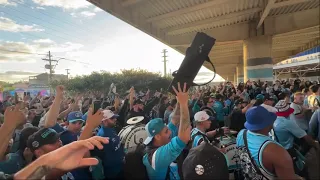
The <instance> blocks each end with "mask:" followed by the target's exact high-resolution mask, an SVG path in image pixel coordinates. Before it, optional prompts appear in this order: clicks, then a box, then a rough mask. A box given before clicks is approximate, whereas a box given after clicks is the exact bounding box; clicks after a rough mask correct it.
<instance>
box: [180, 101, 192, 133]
mask: <svg viewBox="0 0 320 180" xmlns="http://www.w3.org/2000/svg"><path fill="white" fill-rule="evenodd" d="M180 113H181V115H180V116H181V117H180V128H181V130H182V131H186V130H188V128H189V127H190V114H189V108H188V105H182V106H180Z"/></svg>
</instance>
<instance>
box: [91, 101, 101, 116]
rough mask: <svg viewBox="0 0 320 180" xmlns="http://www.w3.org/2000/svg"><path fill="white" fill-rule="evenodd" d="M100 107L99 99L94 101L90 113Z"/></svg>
mask: <svg viewBox="0 0 320 180" xmlns="http://www.w3.org/2000/svg"><path fill="white" fill-rule="evenodd" d="M100 108H101V101H100V100H96V101H94V102H93V112H92V114H95V113H96V112H97V111H98V110H99V109H100Z"/></svg>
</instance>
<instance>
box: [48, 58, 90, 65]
mask: <svg viewBox="0 0 320 180" xmlns="http://www.w3.org/2000/svg"><path fill="white" fill-rule="evenodd" d="M52 57H55V58H59V60H66V61H72V62H77V63H81V64H86V65H92V64H90V63H86V62H82V61H77V60H74V59H68V58H64V57H57V56H52Z"/></svg>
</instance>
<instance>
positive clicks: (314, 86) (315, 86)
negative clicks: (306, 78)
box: [310, 84, 320, 93]
mask: <svg viewBox="0 0 320 180" xmlns="http://www.w3.org/2000/svg"><path fill="white" fill-rule="evenodd" d="M319 88H320V85H319V84H317V85H312V86H310V90H311V92H313V93H316V92H317V91H318V89H319Z"/></svg>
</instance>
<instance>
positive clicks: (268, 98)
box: [264, 94, 275, 101]
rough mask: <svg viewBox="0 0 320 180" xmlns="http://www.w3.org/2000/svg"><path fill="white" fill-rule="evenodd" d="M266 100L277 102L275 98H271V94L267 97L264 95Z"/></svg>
mask: <svg viewBox="0 0 320 180" xmlns="http://www.w3.org/2000/svg"><path fill="white" fill-rule="evenodd" d="M264 100H270V101H275V99H274V98H273V96H270V94H265V95H264Z"/></svg>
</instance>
